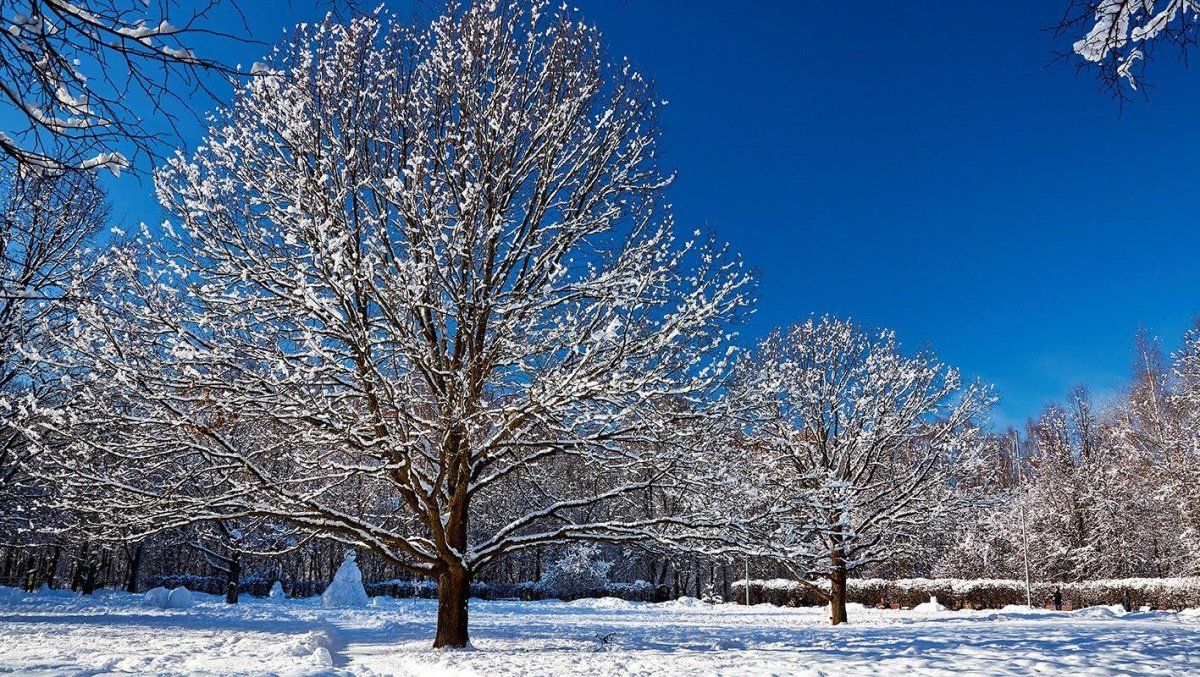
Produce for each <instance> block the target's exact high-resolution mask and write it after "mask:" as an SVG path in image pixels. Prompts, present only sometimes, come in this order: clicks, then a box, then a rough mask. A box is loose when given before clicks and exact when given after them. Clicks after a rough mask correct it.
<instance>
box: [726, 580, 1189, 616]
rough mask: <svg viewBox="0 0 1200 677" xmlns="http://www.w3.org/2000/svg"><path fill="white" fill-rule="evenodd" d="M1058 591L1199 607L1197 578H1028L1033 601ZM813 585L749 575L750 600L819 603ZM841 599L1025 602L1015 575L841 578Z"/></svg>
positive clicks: (1091, 601) (736, 596)
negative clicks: (844, 582)
mask: <svg viewBox="0 0 1200 677" xmlns="http://www.w3.org/2000/svg"><path fill="white" fill-rule="evenodd" d="M1055 585H1058V587H1059V589H1060V590H1061V591H1062V597H1063V603H1064V604H1070V605H1072V606H1074V607H1077V608H1078V607H1084V606H1097V605H1109V604H1121V603H1122V602H1123V601H1124V597H1125V594H1126V592H1128V595H1129V602H1130V604H1131V605H1132V606H1134V607H1140V606H1152V607H1157V606H1164V607H1167V608H1171V609H1185V608H1195V607H1200V578H1122V579H1111V580H1096V581H1084V582H1078V583H1058V584H1055V583H1034V584H1033V602H1034V604H1035V605H1037V606H1042V605H1044V604H1046V603H1047V602H1049V601H1050V600H1051V599H1052V597H1053V595H1054V592H1053V589H1054V586H1055ZM813 586H815V587H816V588H819V589H820V590H821V591H823V592H828V590H829V582H828V581H818V582H815V583H813V584H811V585H805V584H802V583H799V582H796V581H791V580H787V579H783V578H776V579H770V580H754V579H752V580H751V581H750V603H751V604H762V603H764V602H765V603H768V604H774V605H776V606H819V605H823V604H825V601H824V599H823V598H822V597H821V595H820V593H819V592H818V591H817V590H814V589H813ZM846 588H847V591H846V592H847V601H849V602H855V603H858V604H865V605H867V606H889V605H892V604H899V605H900V606H902V607H914V606H916V605H918V604H921V603H923V602H927V601H929V598H930V597H936V598H937V600H938V602H940V603H941V604H943V605H945V606H947V607H950V608H952V609H958V608H963V607H979V608H984V609H999V608H1001V607H1004V606H1007V605H1009V604H1024V603H1025V582H1024V581H1017V580H963V579H956V578H910V579H900V580H884V579H880V578H865V579H851V580H849V581H847V586H846ZM731 597H732V599H731V600H730V601H733V602H736V603H738V604H745V603H746V583H745V581H736V582H734V583H733V584H732V586H731Z"/></svg>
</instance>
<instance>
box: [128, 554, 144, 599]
mask: <svg viewBox="0 0 1200 677" xmlns="http://www.w3.org/2000/svg"><path fill="white" fill-rule="evenodd" d="M141 570H142V544H141V543H138V544H137V545H135V546H133V554H132V555H131V556H130V558H129V572H128V574H127V575H126V577H125V592H137V591H138V574H140V573H141Z"/></svg>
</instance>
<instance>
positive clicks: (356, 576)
mask: <svg viewBox="0 0 1200 677" xmlns="http://www.w3.org/2000/svg"><path fill="white" fill-rule="evenodd" d="M354 556H355V555H354V551H353V550H347V551H346V558H345V559H344V560H342V565H341V566H340V567H338V570H337V573H335V574H334V575H333V582H332V583H330V584H329V587H328V588H326V589H325V593H324V594H322V595H321V604H322V605H323V606H327V607H334V608H341V609H349V608H358V607H364V606H366V605H367V603H368V602H369V601H370V599H369V598H368V597H367V590H366V588H364V587H363V582H362V571H360V570H359V568H358V563H357V562H355V561H354Z"/></svg>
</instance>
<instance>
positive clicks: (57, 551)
mask: <svg viewBox="0 0 1200 677" xmlns="http://www.w3.org/2000/svg"><path fill="white" fill-rule="evenodd" d="M61 557H62V545H61V544H58V543H55V544H54V556H53V557H51V558H50V566H49V567H48V568H47V570H46V585H48V586H50V587H52V588H53V587H54V576H55V574H57V573H58V560H59V558H61Z"/></svg>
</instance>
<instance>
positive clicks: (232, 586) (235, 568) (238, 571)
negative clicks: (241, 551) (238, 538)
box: [225, 555, 242, 604]
mask: <svg viewBox="0 0 1200 677" xmlns="http://www.w3.org/2000/svg"><path fill="white" fill-rule="evenodd" d="M241 577H242V558H241V555H234V556H233V557H232V558H231V559H230V560H229V571H228V572H227V573H226V574H225V603H226V604H237V603H238V588H239V586H240V585H241Z"/></svg>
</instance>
